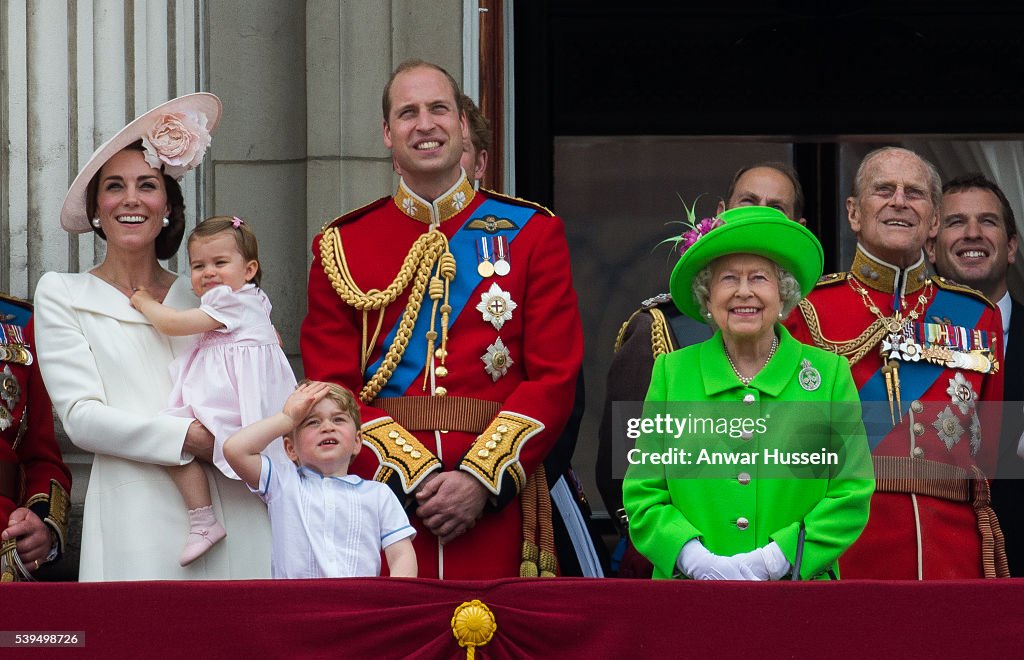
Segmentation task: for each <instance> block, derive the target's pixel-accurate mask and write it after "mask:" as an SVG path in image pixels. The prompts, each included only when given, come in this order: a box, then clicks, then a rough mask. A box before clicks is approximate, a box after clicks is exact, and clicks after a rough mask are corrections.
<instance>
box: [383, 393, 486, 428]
mask: <svg viewBox="0 0 1024 660" xmlns="http://www.w3.org/2000/svg"><path fill="white" fill-rule="evenodd" d="M370 405H373V406H376V407H377V408H380V409H381V410H383V411H384V412H386V413H387V414H388V415H390V416H391V419H393V420H395V421H396V422H398V423H399V424H401V425H402V426H403V427H404V428H405V429H406V430H408V431H434V430H438V431H442V430H443V431H463V432H465V433H476V434H478V435H479V434H480V433H483V432H484V431H485V430H486V429H487V427H488V425H489V424H490V423H491V422H492V421H493V420H494V418H495V417H497V416H498V412H499V411H500V410H501V404H500V403H498V402H496V401H486V400H484V399H473V398H470V397H465V396H397V397H388V398H379V399H374V400H373V402H372V403H371V404H370Z"/></svg>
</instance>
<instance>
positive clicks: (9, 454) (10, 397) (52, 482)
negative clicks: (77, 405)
mask: <svg viewBox="0 0 1024 660" xmlns="http://www.w3.org/2000/svg"><path fill="white" fill-rule="evenodd" d="M31 316H32V307H31V306H30V305H29V304H28V303H27V302H25V301H23V300H19V299H17V298H11V297H9V296H6V295H3V294H0V528H2V530H3V531H2V532H0V539H2V546H0V582H15V581H19V580H26V579H32V574H33V573H35V572H36V571H38V570H39V567H40V566H42V565H43V564H45V563H47V562H50V561H54V560H56V559H57V558H59V557H60V555H61V552H62V550H63V547H64V539H65V537H66V536H67V528H68V508H69V504H70V502H69V500H68V491H69V490H70V489H71V473H70V472H69V471H68V468H67V466H66V465H64V462H63V461H62V460H61V457H60V450H59V449H58V448H57V441H56V439H55V438H54V435H53V409H52V407H51V405H50V397H49V396H47V394H46V389H45V388H44V387H43V379H42V377H41V376H40V375H39V365H38V363H37V362H36V360H35V349H34V342H33V335H32V323H31Z"/></svg>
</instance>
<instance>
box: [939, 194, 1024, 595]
mask: <svg viewBox="0 0 1024 660" xmlns="http://www.w3.org/2000/svg"><path fill="white" fill-rule="evenodd" d="M939 218H940V219H939V232H938V235H937V236H936V238H935V241H934V242H933V243H932V245H931V247H930V248H929V250H928V252H929V254H928V257H929V259H930V260H931V262H932V264H934V266H935V270H936V271H937V272H938V274H939V275H942V276H943V277H946V278H948V279H951V280H955V281H957V282H960V283H962V284H967V285H969V286H972V287H974V288H975V289H978V290H979V291H981V292H982V293H983V294H985V297H987V298H988V299H989V300H991V301H992V302H994V303H995V304H996V305H998V307H999V312H1000V314H1001V315H1002V318H1003V346H1004V347H1005V349H1004V350H1005V359H1004V362H1003V374H1004V381H1003V383H1004V385H1003V397H1004V399H1005V400H1006V401H1007V402H1010V403H1008V404H1007V406H1006V415H1005V416H1004V418H1003V428H1002V432H1001V437H1000V442H999V463H998V467H997V473H996V477H997V478H996V479H993V480H992V508H993V509H994V510H995V512H996V515H997V516H998V517H999V522H1000V524H1001V525H1002V529H1003V534H1004V536H1005V538H1006V556H1007V559H1008V561H1009V565H1010V574H1011V575H1012V576H1013V577H1021V576H1024V480H1022V478H1024V460H1021V458H1020V457H1019V456H1018V455H1017V445H1018V441H1019V438H1020V435H1021V431H1022V430H1024V419H1022V416H1021V412H1022V411H1021V403H1020V402H1021V401H1024V379H1022V378H1021V374H1022V373H1024V305H1021V303H1020V302H1019V301H1017V300H1014V299H1012V298H1011V297H1010V293H1009V291H1008V289H1007V286H1006V273H1007V270H1008V268H1009V265H1010V264H1012V263H1014V262H1015V261H1016V259H1017V226H1016V223H1015V220H1014V216H1013V209H1012V208H1010V202H1009V201H1008V200H1007V199H1006V195H1005V194H1003V191H1002V190H1000V188H999V186H998V185H996V184H995V183H994V182H993V181H990V180H989V179H987V178H985V177H984V176H983V175H981V174H968V175H965V176H960V177H957V178H955V179H953V180H951V181H949V182H947V183H946V185H945V186H943V188H942V207H941V211H940V215H939ZM1012 402H1016V403H1012Z"/></svg>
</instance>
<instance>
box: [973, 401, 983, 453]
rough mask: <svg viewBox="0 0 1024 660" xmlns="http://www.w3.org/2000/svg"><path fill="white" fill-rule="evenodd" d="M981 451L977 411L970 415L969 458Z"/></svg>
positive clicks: (979, 423) (979, 422)
mask: <svg viewBox="0 0 1024 660" xmlns="http://www.w3.org/2000/svg"><path fill="white" fill-rule="evenodd" d="M979 449H981V420H980V419H978V411H977V410H975V411H974V412H973V413H972V414H971V456H975V455H976V454H977V453H978V450H979Z"/></svg>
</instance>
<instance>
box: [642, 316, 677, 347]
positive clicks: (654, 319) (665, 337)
mask: <svg viewBox="0 0 1024 660" xmlns="http://www.w3.org/2000/svg"><path fill="white" fill-rule="evenodd" d="M647 311H648V312H649V313H650V315H651V352H652V353H654V357H658V356H659V355H665V354H667V353H671V352H672V351H674V350H675V346H674V345H673V344H672V333H671V332H669V327H668V319H667V318H666V317H665V312H663V311H661V310H660V309H658V308H657V307H653V308H651V309H649V310H647Z"/></svg>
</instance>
